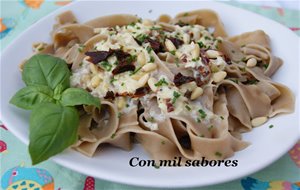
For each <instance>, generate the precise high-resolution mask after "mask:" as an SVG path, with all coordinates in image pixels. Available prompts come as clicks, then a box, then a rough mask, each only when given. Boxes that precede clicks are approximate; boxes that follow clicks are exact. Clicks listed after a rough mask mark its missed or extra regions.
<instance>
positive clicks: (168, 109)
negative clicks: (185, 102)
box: [166, 98, 175, 112]
mask: <svg viewBox="0 0 300 190" xmlns="http://www.w3.org/2000/svg"><path fill="white" fill-rule="evenodd" d="M166 106H167V111H168V112H172V111H174V110H175V109H174V106H173V104H172V102H171V99H170V98H168V99H166Z"/></svg>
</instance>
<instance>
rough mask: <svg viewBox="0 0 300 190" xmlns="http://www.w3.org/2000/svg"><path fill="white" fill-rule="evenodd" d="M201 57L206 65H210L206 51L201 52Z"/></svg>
mask: <svg viewBox="0 0 300 190" xmlns="http://www.w3.org/2000/svg"><path fill="white" fill-rule="evenodd" d="M200 57H201V61H202V63H203V64H204V65H209V58H208V57H207V55H206V52H205V50H204V49H201V50H200Z"/></svg>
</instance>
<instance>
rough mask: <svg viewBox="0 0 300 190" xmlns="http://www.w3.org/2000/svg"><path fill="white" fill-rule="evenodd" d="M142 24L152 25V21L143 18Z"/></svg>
mask: <svg viewBox="0 0 300 190" xmlns="http://www.w3.org/2000/svg"><path fill="white" fill-rule="evenodd" d="M143 25H145V26H152V25H153V22H152V21H151V20H149V19H144V20H143Z"/></svg>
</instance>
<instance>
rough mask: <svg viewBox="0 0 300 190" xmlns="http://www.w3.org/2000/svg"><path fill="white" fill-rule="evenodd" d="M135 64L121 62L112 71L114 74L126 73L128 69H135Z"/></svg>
mask: <svg viewBox="0 0 300 190" xmlns="http://www.w3.org/2000/svg"><path fill="white" fill-rule="evenodd" d="M134 70H135V66H134V65H133V64H128V63H127V62H126V61H124V62H121V63H119V64H118V65H117V66H116V68H114V70H113V71H112V74H113V75H117V74H120V73H124V72H126V71H134Z"/></svg>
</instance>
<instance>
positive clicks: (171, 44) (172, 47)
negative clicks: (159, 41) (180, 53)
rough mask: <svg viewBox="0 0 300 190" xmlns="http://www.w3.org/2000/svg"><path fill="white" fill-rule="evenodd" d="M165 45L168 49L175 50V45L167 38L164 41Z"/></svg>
mask: <svg viewBox="0 0 300 190" xmlns="http://www.w3.org/2000/svg"><path fill="white" fill-rule="evenodd" d="M165 46H166V48H167V50H168V51H175V50H176V47H175V45H174V44H173V42H172V41H171V40H169V39H166V41H165Z"/></svg>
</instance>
